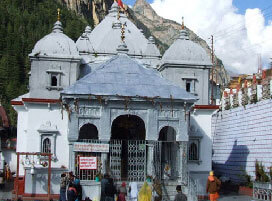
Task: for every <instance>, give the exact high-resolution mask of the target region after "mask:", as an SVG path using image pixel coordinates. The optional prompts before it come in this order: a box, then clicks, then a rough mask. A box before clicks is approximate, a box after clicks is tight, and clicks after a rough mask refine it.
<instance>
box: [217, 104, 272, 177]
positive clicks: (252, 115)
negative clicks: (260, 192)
mask: <svg viewBox="0 0 272 201" xmlns="http://www.w3.org/2000/svg"><path fill="white" fill-rule="evenodd" d="M212 135H213V157H212V160H213V169H214V170H215V171H216V173H217V174H219V175H221V176H226V177H229V178H231V180H233V181H235V182H241V181H243V180H244V179H245V177H244V175H245V173H247V174H249V175H251V176H253V177H254V176H255V161H256V160H258V161H260V162H262V164H263V165H264V166H265V170H266V171H269V169H268V167H270V166H271V165H272V158H271V153H272V146H271V144H272V100H271V99H267V100H261V101H259V102H257V103H256V104H249V105H245V106H240V107H237V108H232V109H230V110H224V111H221V112H218V113H216V114H215V115H213V118H212Z"/></svg>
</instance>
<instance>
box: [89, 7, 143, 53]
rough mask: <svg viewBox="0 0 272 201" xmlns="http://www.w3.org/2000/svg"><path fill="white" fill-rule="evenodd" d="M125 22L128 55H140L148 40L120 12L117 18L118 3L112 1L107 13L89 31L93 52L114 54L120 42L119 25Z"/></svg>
mask: <svg viewBox="0 0 272 201" xmlns="http://www.w3.org/2000/svg"><path fill="white" fill-rule="evenodd" d="M122 24H125V37H126V38H125V40H126V44H127V47H128V49H129V52H128V54H130V55H142V54H143V52H144V50H145V49H146V46H147V44H148V40H147V39H146V38H145V36H144V35H143V33H142V32H141V31H140V30H139V29H138V28H137V27H136V26H135V25H134V24H133V23H132V22H131V21H130V20H129V19H128V18H127V16H126V15H125V14H122V13H120V18H119V19H118V5H117V3H116V2H114V3H113V5H112V7H111V10H110V11H109V14H108V15H107V16H106V17H105V19H104V20H102V21H101V23H100V24H98V25H97V26H96V27H95V28H94V30H93V31H92V32H91V33H90V35H89V38H90V42H91V44H92V46H93V48H94V51H95V52H94V53H98V54H100V53H101V54H104V53H105V54H116V53H117V51H116V48H117V47H118V45H119V44H120V36H121V25H122Z"/></svg>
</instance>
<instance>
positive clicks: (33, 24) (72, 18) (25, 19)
mask: <svg viewBox="0 0 272 201" xmlns="http://www.w3.org/2000/svg"><path fill="white" fill-rule="evenodd" d="M57 8H60V9H61V22H62V24H63V27H64V33H65V34H66V35H68V36H69V37H70V38H72V39H73V40H74V41H75V40H77V38H78V37H79V36H80V34H81V33H82V32H83V31H84V29H85V27H86V25H87V24H90V25H92V22H87V21H86V20H85V19H83V18H82V17H80V16H78V15H76V14H75V13H74V12H73V11H70V10H68V9H67V8H66V6H65V5H64V6H63V5H61V4H58V3H57V2H56V1H55V0H1V1H0V22H1V23H0V100H1V104H2V105H3V106H4V108H5V109H6V112H7V114H8V117H9V120H10V123H11V125H12V126H16V123H17V114H16V112H15V111H14V109H13V108H12V106H11V105H10V101H11V100H12V99H14V98H16V97H18V96H20V95H23V94H25V93H27V92H28V73H29V71H30V60H29V58H28V54H29V53H31V51H32V49H33V48H34V45H35V44H36V42H37V41H38V40H40V39H41V38H42V37H44V36H45V35H47V34H49V33H50V32H51V31H52V27H53V24H54V23H55V22H56V20H57Z"/></svg>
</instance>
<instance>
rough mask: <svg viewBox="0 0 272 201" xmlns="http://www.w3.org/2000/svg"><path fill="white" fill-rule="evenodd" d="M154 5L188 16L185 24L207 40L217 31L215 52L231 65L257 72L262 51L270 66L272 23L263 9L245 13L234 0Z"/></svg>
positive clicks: (163, 12)
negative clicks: (241, 12)
mask: <svg viewBox="0 0 272 201" xmlns="http://www.w3.org/2000/svg"><path fill="white" fill-rule="evenodd" d="M151 6H152V7H153V8H154V9H155V11H156V12H157V13H158V14H159V15H160V16H162V17H164V18H167V19H172V20H175V21H177V22H181V19H182V16H184V17H185V25H186V26H187V27H188V28H190V29H191V30H193V31H194V32H195V33H196V34H198V35H199V36H200V37H202V38H203V39H204V40H206V41H207V42H208V38H210V36H211V35H212V34H214V38H215V54H216V55H217V56H218V57H219V58H221V59H222V60H223V63H224V65H225V67H226V68H227V69H231V70H235V71H236V72H239V73H253V72H256V71H257V58H258V54H261V55H262V58H263V64H264V65H266V66H268V63H269V58H270V57H272V24H271V22H270V23H269V24H268V25H266V24H265V18H264V15H263V13H262V12H261V11H260V9H247V11H246V13H245V15H241V14H238V13H237V8H235V7H234V6H233V4H232V0H191V1H188V0H154V2H153V3H152V4H151ZM267 12H270V11H267ZM222 30H223V31H222Z"/></svg>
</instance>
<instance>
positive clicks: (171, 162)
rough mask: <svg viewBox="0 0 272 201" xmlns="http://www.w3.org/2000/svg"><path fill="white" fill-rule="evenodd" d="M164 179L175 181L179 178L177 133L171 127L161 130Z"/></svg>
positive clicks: (160, 139)
mask: <svg viewBox="0 0 272 201" xmlns="http://www.w3.org/2000/svg"><path fill="white" fill-rule="evenodd" d="M159 141H160V143H161V165H162V178H163V179H175V177H176V176H177V171H176V170H177V167H176V164H177V150H178V146H177V143H176V131H175V129H174V128H172V127H170V126H165V127H163V128H162V129H161V130H160V133H159Z"/></svg>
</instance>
